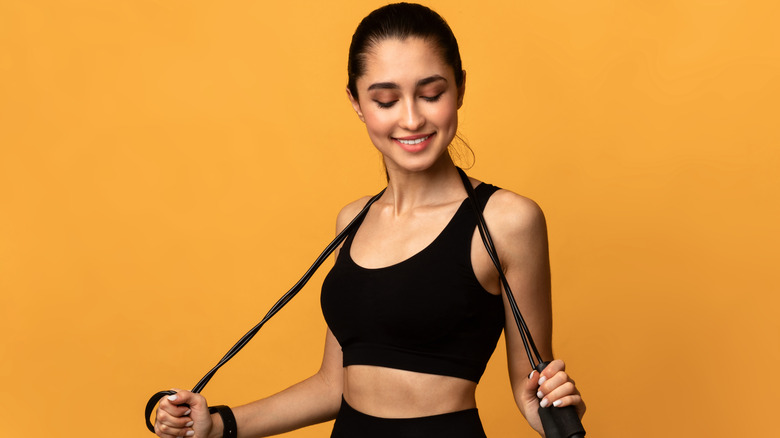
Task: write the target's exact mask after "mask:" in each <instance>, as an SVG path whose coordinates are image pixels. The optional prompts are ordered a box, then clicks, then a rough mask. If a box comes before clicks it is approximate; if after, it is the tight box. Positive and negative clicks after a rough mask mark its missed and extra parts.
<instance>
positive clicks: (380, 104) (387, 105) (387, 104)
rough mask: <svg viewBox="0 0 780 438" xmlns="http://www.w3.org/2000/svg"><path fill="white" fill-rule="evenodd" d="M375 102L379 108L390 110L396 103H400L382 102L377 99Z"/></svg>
mask: <svg viewBox="0 0 780 438" xmlns="http://www.w3.org/2000/svg"><path fill="white" fill-rule="evenodd" d="M374 102H376V104H377V106H378V107H379V108H390V107H392V106H393V105H395V103H396V102H398V101H397V100H391V101H390V102H382V101H380V100H376V99H375V100H374Z"/></svg>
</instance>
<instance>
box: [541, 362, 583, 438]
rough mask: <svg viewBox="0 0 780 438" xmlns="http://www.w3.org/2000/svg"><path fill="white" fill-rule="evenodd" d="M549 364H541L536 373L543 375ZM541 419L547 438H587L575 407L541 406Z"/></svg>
mask: <svg viewBox="0 0 780 438" xmlns="http://www.w3.org/2000/svg"><path fill="white" fill-rule="evenodd" d="M549 363H550V362H540V363H539V365H537V366H536V371H538V372H540V373H541V372H542V370H543V369H545V368H546V367H547V365H549ZM539 418H540V419H541V420H542V427H543V428H544V434H545V436H546V437H547V438H582V437H584V436H585V428H584V427H582V421H580V417H579V416H578V415H577V409H576V408H575V407H574V406H564V407H562V408H556V407H555V406H548V407H546V408H543V407H541V406H540V407H539Z"/></svg>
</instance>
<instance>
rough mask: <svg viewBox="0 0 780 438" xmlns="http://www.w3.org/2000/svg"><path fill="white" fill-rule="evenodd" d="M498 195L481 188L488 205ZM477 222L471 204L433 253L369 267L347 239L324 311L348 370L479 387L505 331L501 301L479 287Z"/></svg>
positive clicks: (325, 293)
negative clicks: (474, 248) (389, 371)
mask: <svg viewBox="0 0 780 438" xmlns="http://www.w3.org/2000/svg"><path fill="white" fill-rule="evenodd" d="M496 190H498V188H497V187H495V186H492V185H489V184H480V185H479V186H477V187H476V188H475V192H476V196H477V200H478V203H479V205H480V208H482V209H484V207H485V204H486V203H487V201H488V199H489V198H490V196H491V195H492V194H493V193H494V192H495V191H496ZM476 225H477V219H476V214H475V212H474V211H473V207H472V205H471V203H470V202H469V201H468V199H465V200H464V201H463V203H462V204H461V205H460V207H459V208H458V211H457V212H456V213H455V215H454V216H453V217H452V219H451V220H450V222H449V223H448V224H447V226H446V227H445V228H444V230H443V231H442V232H441V233H440V234H439V236H438V237H436V239H435V240H434V241H433V242H432V243H431V244H430V245H428V246H427V247H426V248H425V249H423V250H422V251H420V252H418V253H417V254H415V255H413V256H412V257H410V258H408V259H406V260H404V261H402V262H400V263H397V264H394V265H392V266H388V267H383V268H377V269H368V268H363V267H361V266H358V265H357V264H356V263H355V262H354V261H353V260H352V258H351V256H350V249H351V247H352V240H353V238H354V234H355V232H353V233H352V234H351V235H350V236H349V237H347V239H346V240H345V241H344V245H343V246H342V248H341V251H340V252H339V256H338V258H337V259H336V263H335V265H334V266H333V269H331V271H330V272H329V273H328V276H327V277H326V278H325V281H324V282H323V285H322V295H321V304H322V312H323V315H324V316H325V320H326V321H327V323H328V327H329V328H330V329H331V331H332V332H333V334H334V335H335V336H336V339H337V340H338V341H339V344H340V345H341V348H342V351H343V357H344V366H349V365H376V366H382V367H388V368H396V369H402V370H408V371H416V372H422V373H428V374H436V375H444V376H453V377H460V378H463V379H468V380H471V381H474V382H478V381H479V379H480V378H481V377H482V374H483V372H484V371H485V366H486V365H487V362H488V360H489V359H490V356H491V355H492V354H493V351H494V350H495V347H496V343H497V342H498V339H499V337H500V335H501V331H502V329H503V327H504V310H503V303H502V300H501V296H499V295H493V294H491V293H489V292H487V291H486V290H485V289H484V288H483V287H482V285H480V284H479V281H478V280H477V278H476V276H475V275H474V269H473V267H472V265H471V241H472V237H473V235H474V230H475V229H476Z"/></svg>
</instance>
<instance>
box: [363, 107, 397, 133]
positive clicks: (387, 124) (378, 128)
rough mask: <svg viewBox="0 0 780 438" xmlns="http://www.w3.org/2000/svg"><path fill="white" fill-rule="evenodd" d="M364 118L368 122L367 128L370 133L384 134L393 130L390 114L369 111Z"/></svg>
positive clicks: (364, 114)
mask: <svg viewBox="0 0 780 438" xmlns="http://www.w3.org/2000/svg"><path fill="white" fill-rule="evenodd" d="M363 118H364V119H365V121H366V128H367V129H368V131H369V132H374V133H383V132H385V131H388V130H390V129H391V128H392V120H391V118H390V117H388V114H383V113H381V112H378V111H367V112H364V113H363Z"/></svg>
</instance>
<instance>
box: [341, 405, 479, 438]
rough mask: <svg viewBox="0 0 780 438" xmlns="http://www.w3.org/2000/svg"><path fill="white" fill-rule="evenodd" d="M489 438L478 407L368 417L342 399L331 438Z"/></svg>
mask: <svg viewBox="0 0 780 438" xmlns="http://www.w3.org/2000/svg"><path fill="white" fill-rule="evenodd" d="M358 437H360V438H367V437H371V438H437V437H442V438H444V437H447V438H485V431H484V429H483V428H482V422H481V421H480V419H479V412H478V411H477V408H472V409H466V410H463V411H456V412H448V413H446V414H438V415H431V416H426V417H414V418H382V417H375V416H373V415H368V414H364V413H362V412H360V411H358V410H356V409H354V408H353V407H352V406H350V405H349V404H348V403H347V401H346V400H344V398H343V397H342V399H341V409H340V410H339V413H338V416H337V417H336V423H335V424H334V425H333V433H332V434H331V438H358Z"/></svg>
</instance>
